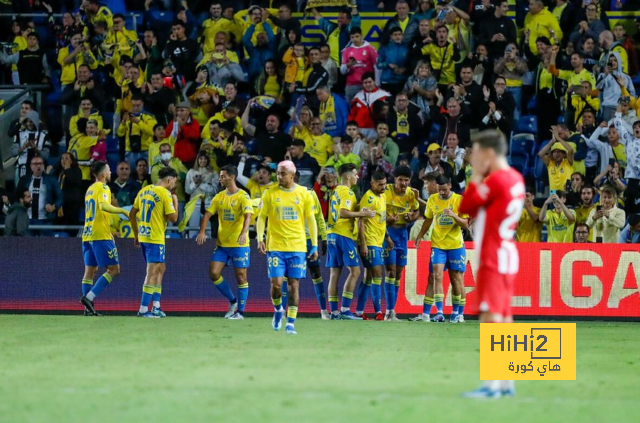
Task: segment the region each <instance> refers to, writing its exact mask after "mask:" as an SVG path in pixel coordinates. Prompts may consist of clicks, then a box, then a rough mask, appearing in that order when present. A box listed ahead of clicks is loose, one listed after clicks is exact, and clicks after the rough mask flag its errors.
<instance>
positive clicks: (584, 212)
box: [574, 204, 596, 241]
mask: <svg viewBox="0 0 640 423" xmlns="http://www.w3.org/2000/svg"><path fill="white" fill-rule="evenodd" d="M595 208H596V204H592V205H590V206H585V205H584V204H583V205H581V206H578V207H576V208H575V212H576V225H577V224H578V223H587V220H588V219H589V213H591V210H593V209H595ZM574 227H575V226H574ZM587 241H593V229H592V228H589V238H587Z"/></svg>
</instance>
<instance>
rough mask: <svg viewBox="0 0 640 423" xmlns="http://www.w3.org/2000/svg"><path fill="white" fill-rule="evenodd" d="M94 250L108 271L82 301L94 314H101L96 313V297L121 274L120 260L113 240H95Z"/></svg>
mask: <svg viewBox="0 0 640 423" xmlns="http://www.w3.org/2000/svg"><path fill="white" fill-rule="evenodd" d="M91 244H92V248H93V252H94V254H95V258H96V261H97V263H98V266H100V267H106V268H107V271H106V272H104V273H103V274H102V276H100V277H99V278H98V280H97V282H96V283H95V285H93V288H91V291H89V292H88V293H87V295H85V296H83V297H82V298H81V299H80V302H81V303H82V304H83V305H84V306H85V307H86V308H87V309H88V310H89V311H90V312H91V313H93V314H94V315H99V314H98V313H96V310H95V308H94V307H93V301H94V300H95V298H96V297H97V296H98V295H99V294H100V292H102V290H103V289H104V288H106V287H107V286H108V285H109V284H110V283H111V282H112V281H113V279H115V278H116V276H118V275H119V274H120V264H119V261H118V250H117V249H116V244H115V242H113V241H93V242H92V243H91Z"/></svg>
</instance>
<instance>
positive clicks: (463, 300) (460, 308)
mask: <svg viewBox="0 0 640 423" xmlns="http://www.w3.org/2000/svg"><path fill="white" fill-rule="evenodd" d="M466 303H467V299H466V298H460V302H459V303H458V304H459V305H458V314H464V306H465V304H466Z"/></svg>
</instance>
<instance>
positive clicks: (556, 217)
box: [546, 209, 576, 242]
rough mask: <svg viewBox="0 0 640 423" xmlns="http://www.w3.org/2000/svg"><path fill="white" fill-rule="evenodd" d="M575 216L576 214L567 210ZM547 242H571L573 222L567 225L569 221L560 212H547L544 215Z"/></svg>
mask: <svg viewBox="0 0 640 423" xmlns="http://www.w3.org/2000/svg"><path fill="white" fill-rule="evenodd" d="M569 212H570V213H571V214H573V215H574V216H575V214H576V212H575V211H573V210H571V209H570V210H569ZM546 223H547V231H548V233H547V242H573V228H574V227H575V221H574V222H573V223H569V219H567V216H565V214H564V213H563V212H562V211H556V210H549V211H547V215H546Z"/></svg>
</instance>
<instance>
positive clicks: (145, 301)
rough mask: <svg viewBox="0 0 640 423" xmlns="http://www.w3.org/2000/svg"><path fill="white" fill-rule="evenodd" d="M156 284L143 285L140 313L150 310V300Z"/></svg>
mask: <svg viewBox="0 0 640 423" xmlns="http://www.w3.org/2000/svg"><path fill="white" fill-rule="evenodd" d="M155 288H156V287H155V286H152V285H143V286H142V299H141V300H140V310H139V311H140V313H146V312H147V311H149V301H151V298H152V297H153V293H154V291H155Z"/></svg>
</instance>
